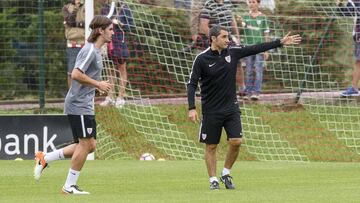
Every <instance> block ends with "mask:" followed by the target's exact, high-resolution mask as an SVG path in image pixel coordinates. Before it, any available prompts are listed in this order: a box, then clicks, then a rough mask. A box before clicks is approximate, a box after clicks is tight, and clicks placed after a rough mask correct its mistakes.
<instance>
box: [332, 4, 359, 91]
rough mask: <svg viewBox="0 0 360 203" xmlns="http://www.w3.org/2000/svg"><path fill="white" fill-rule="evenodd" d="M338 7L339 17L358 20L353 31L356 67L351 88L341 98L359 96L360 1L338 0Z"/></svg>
mask: <svg viewBox="0 0 360 203" xmlns="http://www.w3.org/2000/svg"><path fill="white" fill-rule="evenodd" d="M336 5H337V6H338V7H339V9H338V14H339V15H341V16H352V17H355V18H356V19H355V25H354V31H353V40H354V59H355V65H354V70H353V72H352V81H351V86H350V87H349V88H348V89H346V90H345V91H344V92H342V93H341V94H340V96H342V97H350V96H359V88H358V83H359V80H360V0H352V1H344V0H337V1H336Z"/></svg>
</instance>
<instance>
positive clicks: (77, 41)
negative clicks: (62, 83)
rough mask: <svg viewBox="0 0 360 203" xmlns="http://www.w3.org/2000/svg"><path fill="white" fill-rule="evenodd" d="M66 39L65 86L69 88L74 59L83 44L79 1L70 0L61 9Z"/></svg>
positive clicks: (81, 13) (82, 21)
mask: <svg viewBox="0 0 360 203" xmlns="http://www.w3.org/2000/svg"><path fill="white" fill-rule="evenodd" d="M62 14H63V17H64V22H63V23H64V26H65V38H66V58H67V84H68V88H70V86H71V72H72V70H73V69H74V66H75V60H76V57H77V55H78V53H79V51H80V50H81V48H82V47H83V46H84V44H85V6H84V4H83V2H82V1H81V0H71V1H69V3H68V4H66V5H65V6H64V7H63V9H62Z"/></svg>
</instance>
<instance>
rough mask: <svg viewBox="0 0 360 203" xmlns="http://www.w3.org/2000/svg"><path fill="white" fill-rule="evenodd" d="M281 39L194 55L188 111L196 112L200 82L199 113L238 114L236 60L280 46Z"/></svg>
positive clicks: (188, 88)
mask: <svg viewBox="0 0 360 203" xmlns="http://www.w3.org/2000/svg"><path fill="white" fill-rule="evenodd" d="M281 46H282V45H281V43H280V40H275V41H272V42H265V43H261V44H257V45H253V46H229V47H228V48H226V49H224V50H222V52H221V53H219V52H218V51H213V50H211V48H210V47H209V48H207V49H206V50H205V51H203V52H202V53H200V54H199V55H197V56H196V58H195V60H194V63H193V67H192V72H191V75H190V80H189V82H188V84H187V96H188V103H189V110H191V109H195V91H196V88H197V86H198V82H200V94H201V105H202V113H203V114H204V113H219V112H223V113H228V112H234V111H239V105H238V102H237V99H236V70H237V64H238V61H239V59H241V58H244V57H246V56H251V55H254V54H258V53H261V52H264V51H267V50H269V49H274V48H277V47H281Z"/></svg>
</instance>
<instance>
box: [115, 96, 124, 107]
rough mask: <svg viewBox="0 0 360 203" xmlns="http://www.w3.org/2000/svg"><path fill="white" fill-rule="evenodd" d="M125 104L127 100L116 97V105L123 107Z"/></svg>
mask: <svg viewBox="0 0 360 203" xmlns="http://www.w3.org/2000/svg"><path fill="white" fill-rule="evenodd" d="M124 105H125V100H124V99H123V98H121V97H118V98H116V102H115V106H116V107H123V106H124Z"/></svg>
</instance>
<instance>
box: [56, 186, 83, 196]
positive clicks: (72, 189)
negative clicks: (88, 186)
mask: <svg viewBox="0 0 360 203" xmlns="http://www.w3.org/2000/svg"><path fill="white" fill-rule="evenodd" d="M61 191H62V193H64V194H72V195H89V194H90V192H86V191H84V190H81V189H80V188H79V186H77V185H72V186H70V187H68V188H67V187H65V186H63V187H62V189H61Z"/></svg>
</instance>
